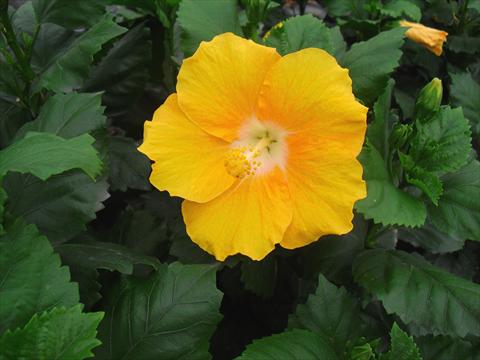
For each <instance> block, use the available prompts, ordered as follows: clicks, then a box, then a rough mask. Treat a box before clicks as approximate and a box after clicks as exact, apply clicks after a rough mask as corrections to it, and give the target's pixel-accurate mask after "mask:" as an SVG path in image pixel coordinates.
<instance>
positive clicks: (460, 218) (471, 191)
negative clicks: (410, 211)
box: [428, 159, 480, 240]
mask: <svg viewBox="0 0 480 360" xmlns="http://www.w3.org/2000/svg"><path fill="white" fill-rule="evenodd" d="M441 179H442V182H443V187H444V192H443V195H442V197H441V198H440V201H439V202H438V206H429V207H428V215H429V217H430V218H431V220H432V222H433V224H435V226H436V227H437V228H438V229H440V230H442V231H443V232H445V233H447V234H449V235H451V236H457V237H461V238H466V239H471V240H480V201H478V197H479V194H480V162H478V160H475V159H472V160H470V162H469V163H468V164H467V165H466V166H464V167H463V168H461V169H460V170H459V171H457V172H455V173H452V174H447V175H444V176H443V177H442V178H441Z"/></svg>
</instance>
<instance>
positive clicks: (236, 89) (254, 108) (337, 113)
mask: <svg viewBox="0 0 480 360" xmlns="http://www.w3.org/2000/svg"><path fill="white" fill-rule="evenodd" d="M366 113H367V108H366V107H364V106H363V105H361V104H359V103H358V102H357V101H356V100H355V98H354V96H353V94H352V82H351V80H350V78H349V76H348V71H347V70H346V69H342V68H341V67H340V66H339V65H338V64H337V62H336V61H335V59H334V58H333V57H332V56H331V55H329V54H328V53H326V52H325V51H323V50H320V49H305V50H301V51H298V52H296V53H293V54H289V55H286V56H284V57H281V56H280V55H279V54H278V53H277V52H276V50H275V49H273V48H269V47H266V46H262V45H259V44H256V43H254V42H253V41H251V40H245V39H243V38H240V37H238V36H236V35H233V34H231V33H225V34H222V35H219V36H217V37H215V38H214V39H213V40H212V41H210V42H202V43H201V44H200V46H199V48H198V50H197V51H196V52H195V54H194V55H193V56H192V57H190V58H188V59H186V60H184V62H183V65H182V67H181V69H180V72H179V75H178V82H177V93H176V94H172V95H170V96H169V97H168V99H167V100H166V101H165V103H164V104H163V105H162V106H160V108H158V109H157V110H156V112H155V114H154V116H153V120H152V121H147V122H146V123H145V138H144V142H143V145H141V146H140V148H139V150H140V151H141V152H143V153H144V154H146V155H147V156H148V157H149V158H150V159H152V160H153V161H154V164H153V166H152V174H151V177H150V181H151V182H152V184H153V185H154V186H155V187H157V188H158V189H159V190H167V191H168V192H169V193H170V194H171V195H173V196H180V197H182V198H184V199H185V201H184V202H183V205H182V213H183V217H184V220H185V223H186V228H187V232H188V234H189V236H190V237H191V239H192V240H193V241H194V242H195V243H197V244H198V245H199V246H200V247H201V248H203V249H204V250H206V251H207V252H209V253H210V254H213V255H214V256H215V257H216V258H217V259H218V260H224V259H225V258H226V257H227V256H229V255H233V254H237V253H241V254H244V255H246V256H249V257H250V258H252V259H254V260H260V259H262V258H264V257H265V256H266V255H267V254H268V253H269V252H270V251H272V250H273V249H274V247H275V245H276V244H280V245H281V246H283V247H285V248H288V249H292V248H297V247H300V246H304V245H306V244H308V243H310V242H313V241H315V240H317V239H318V238H319V237H320V236H322V235H326V234H345V233H347V232H349V231H350V230H351V229H352V223H351V220H352V217H353V214H352V208H353V204H354V203H355V201H356V200H358V199H361V198H363V197H365V193H366V190H365V184H364V182H363V180H362V167H361V165H360V163H359V162H358V161H357V159H356V156H357V155H358V153H359V152H360V150H361V147H362V143H363V139H364V134H365V129H366Z"/></svg>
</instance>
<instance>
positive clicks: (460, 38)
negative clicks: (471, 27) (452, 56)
mask: <svg viewBox="0 0 480 360" xmlns="http://www.w3.org/2000/svg"><path fill="white" fill-rule="evenodd" d="M445 45H447V46H448V48H449V49H450V50H452V51H453V52H456V53H466V54H475V53H477V52H479V51H480V39H479V38H478V36H467V35H465V34H462V35H449V36H448V41H447V42H446V44H445Z"/></svg>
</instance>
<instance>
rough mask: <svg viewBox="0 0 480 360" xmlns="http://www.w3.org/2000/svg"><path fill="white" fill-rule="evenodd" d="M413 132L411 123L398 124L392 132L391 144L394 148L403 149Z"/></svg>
mask: <svg viewBox="0 0 480 360" xmlns="http://www.w3.org/2000/svg"><path fill="white" fill-rule="evenodd" d="M412 132H413V128H412V126H411V125H407V124H397V125H396V126H395V127H394V128H393V130H392V133H391V134H390V141H389V142H390V146H391V148H392V149H402V148H403V147H404V145H405V144H406V143H407V142H408V139H409V138H410V135H411V134H412Z"/></svg>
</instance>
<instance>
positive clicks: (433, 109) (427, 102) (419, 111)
mask: <svg viewBox="0 0 480 360" xmlns="http://www.w3.org/2000/svg"><path fill="white" fill-rule="evenodd" d="M442 95H443V87H442V81H441V80H440V79H438V78H434V79H433V80H432V81H430V82H429V83H428V84H427V85H425V86H424V88H423V89H422V90H420V94H419V95H418V97H417V102H416V103H415V119H416V120H419V121H421V122H426V121H428V120H430V118H431V117H432V116H433V115H435V114H436V113H437V111H438V110H439V109H440V104H441V102H442Z"/></svg>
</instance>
